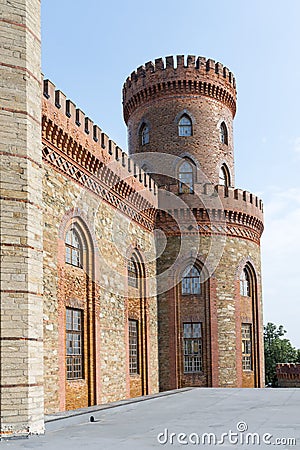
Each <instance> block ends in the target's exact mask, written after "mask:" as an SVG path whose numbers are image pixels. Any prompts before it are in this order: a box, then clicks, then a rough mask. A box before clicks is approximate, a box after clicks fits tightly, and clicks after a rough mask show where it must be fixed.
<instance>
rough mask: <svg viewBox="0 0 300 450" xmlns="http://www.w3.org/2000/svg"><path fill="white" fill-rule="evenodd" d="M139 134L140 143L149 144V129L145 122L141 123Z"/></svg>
mask: <svg viewBox="0 0 300 450" xmlns="http://www.w3.org/2000/svg"><path fill="white" fill-rule="evenodd" d="M140 134H141V144H142V145H145V144H149V140H150V131H149V127H148V125H147V124H146V123H144V124H143V125H142V127H141V132H140Z"/></svg>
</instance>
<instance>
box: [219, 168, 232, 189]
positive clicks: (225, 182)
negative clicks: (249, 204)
mask: <svg viewBox="0 0 300 450" xmlns="http://www.w3.org/2000/svg"><path fill="white" fill-rule="evenodd" d="M219 184H221V185H222V186H226V187H229V186H230V175H229V170H228V168H227V167H226V165H225V164H223V166H222V167H220V171H219Z"/></svg>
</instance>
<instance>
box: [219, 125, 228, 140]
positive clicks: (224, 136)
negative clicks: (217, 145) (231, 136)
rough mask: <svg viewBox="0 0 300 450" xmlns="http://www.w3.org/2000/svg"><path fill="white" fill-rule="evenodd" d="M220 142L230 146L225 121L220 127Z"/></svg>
mask: <svg viewBox="0 0 300 450" xmlns="http://www.w3.org/2000/svg"><path fill="white" fill-rule="evenodd" d="M220 140H221V143H222V144H224V145H228V128H227V125H226V123H225V121H224V120H223V122H222V123H221V125H220Z"/></svg>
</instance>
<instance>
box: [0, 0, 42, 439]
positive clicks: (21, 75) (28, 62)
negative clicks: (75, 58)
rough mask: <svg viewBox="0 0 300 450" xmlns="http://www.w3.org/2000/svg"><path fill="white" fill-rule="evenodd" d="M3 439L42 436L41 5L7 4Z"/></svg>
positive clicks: (0, 20) (0, 129) (27, 0)
mask: <svg viewBox="0 0 300 450" xmlns="http://www.w3.org/2000/svg"><path fill="white" fill-rule="evenodd" d="M0 11H1V12H0V27H1V64H0V67H1V93H0V97H1V108H0V123H1V126H0V142H1V152H0V158H1V159H0V166H1V168H0V169H1V171H0V173H1V210H0V217H1V310H0V313H1V315H0V319H1V323H0V368H1V372H0V413H1V418H0V420H1V423H0V437H1V436H4V437H10V436H14V435H19V436H20V435H27V434H31V433H41V432H43V429H44V403H43V332H42V329H43V328H42V327H43V297H42V293H43V289H42V287H43V270H42V267H43V259H42V258H43V246H42V236H43V232H42V165H41V163H42V152H41V67H40V62H41V56H40V46H41V44H40V1H39V0H18V1H14V0H12V1H8V0H1V1H0Z"/></svg>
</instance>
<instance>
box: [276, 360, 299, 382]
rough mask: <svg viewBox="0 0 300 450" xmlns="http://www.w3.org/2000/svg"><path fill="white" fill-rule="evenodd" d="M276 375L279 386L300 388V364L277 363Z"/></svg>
mask: <svg viewBox="0 0 300 450" xmlns="http://www.w3.org/2000/svg"><path fill="white" fill-rule="evenodd" d="M276 375H277V379H278V386H279V387H282V388H300V364H292V363H290V364H289V363H282V364H277V366H276Z"/></svg>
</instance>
